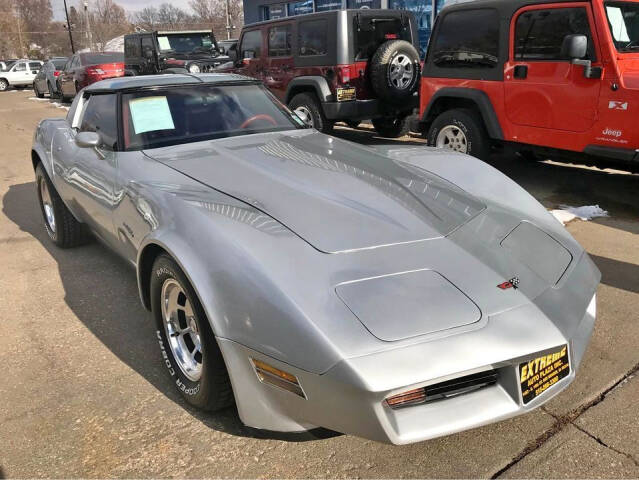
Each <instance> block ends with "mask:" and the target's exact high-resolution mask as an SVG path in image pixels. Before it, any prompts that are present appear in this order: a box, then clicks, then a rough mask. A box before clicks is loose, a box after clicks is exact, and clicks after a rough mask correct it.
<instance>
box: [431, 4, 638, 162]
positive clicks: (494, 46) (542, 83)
mask: <svg viewBox="0 0 639 480" xmlns="http://www.w3.org/2000/svg"><path fill="white" fill-rule="evenodd" d="M638 111H639V2H638V1H607V0H591V1H581V2H579V1H577V2H575V1H562V0H558V1H557V0H555V1H544V0H536V1H531V0H478V1H474V2H469V3H462V4H457V5H452V6H449V7H446V8H444V10H442V12H441V14H440V15H439V17H438V19H437V22H436V24H435V27H434V29H433V35H432V37H431V40H430V45H429V49H428V53H427V56H426V61H425V63H424V69H423V78H422V81H421V87H420V111H419V122H420V125H419V128H420V130H421V131H422V132H423V133H424V134H425V135H427V138H428V142H429V144H430V145H433V146H438V147H444V148H450V149H453V150H456V151H460V152H464V153H469V154H471V155H474V156H476V157H478V158H486V156H487V155H488V154H489V151H490V147H491V146H494V145H495V144H501V145H506V144H512V145H515V146H516V149H517V150H518V151H519V152H521V153H522V154H523V156H530V157H535V156H536V154H539V153H541V154H548V153H552V154H553V155H555V156H556V157H558V158H561V159H565V160H568V161H575V160H577V159H578V161H580V162H584V161H586V162H590V161H594V160H601V159H608V160H611V161H614V162H616V163H619V162H623V163H625V165H626V166H627V167H629V168H630V169H631V170H635V171H636V170H637V168H639V153H638V151H639V150H638V149H639V128H637V116H636V113H637V112H638ZM575 152H579V155H576V154H575ZM584 154H585V155H584Z"/></svg>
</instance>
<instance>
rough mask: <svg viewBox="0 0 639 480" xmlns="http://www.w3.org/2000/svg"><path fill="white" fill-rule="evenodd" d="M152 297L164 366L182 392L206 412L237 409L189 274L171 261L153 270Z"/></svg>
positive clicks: (165, 259)
mask: <svg viewBox="0 0 639 480" xmlns="http://www.w3.org/2000/svg"><path fill="white" fill-rule="evenodd" d="M150 293H151V308H152V311H153V317H154V318H155V321H156V326H157V340H158V341H159V344H160V349H161V353H162V357H163V359H164V362H163V363H164V364H165V365H166V367H167V369H168V373H169V375H170V376H171V379H172V380H173V382H174V383H175V385H176V386H177V389H178V391H179V392H180V393H181V394H182V396H183V397H184V399H185V400H186V401H187V402H189V403H190V404H191V405H193V406H195V407H197V408H201V409H203V410H209V411H213V410H219V409H221V408H224V407H228V406H230V405H232V404H233V390H232V389H231V382H230V380H229V375H228V372H227V370H226V366H225V364H224V359H223V358H222V353H221V352H220V349H219V347H218V345H217V342H216V340H215V336H214V335H213V331H212V330H211V326H210V325H209V321H208V319H207V318H206V314H205V313H204V309H203V308H202V305H201V304H200V302H199V300H198V298H197V295H196V293H195V290H194V289H193V287H192V286H191V284H190V283H189V281H188V279H187V277H186V275H185V274H184V272H182V270H181V269H180V267H179V266H178V264H177V263H176V262H175V261H174V260H173V259H172V258H170V257H169V256H167V255H160V256H159V257H158V258H157V260H156V261H155V263H154V264H153V271H152V274H151V291H150Z"/></svg>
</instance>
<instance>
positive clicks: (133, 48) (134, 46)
mask: <svg viewBox="0 0 639 480" xmlns="http://www.w3.org/2000/svg"><path fill="white" fill-rule="evenodd" d="M124 55H125V56H127V57H141V56H142V50H141V49H140V38H139V37H129V38H125V39H124Z"/></svg>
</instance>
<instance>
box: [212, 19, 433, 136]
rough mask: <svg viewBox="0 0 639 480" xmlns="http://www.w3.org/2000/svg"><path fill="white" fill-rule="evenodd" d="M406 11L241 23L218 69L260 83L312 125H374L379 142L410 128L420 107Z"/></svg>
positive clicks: (413, 31) (414, 44) (414, 40)
mask: <svg viewBox="0 0 639 480" xmlns="http://www.w3.org/2000/svg"><path fill="white" fill-rule="evenodd" d="M417 35H418V34H417V26H416V22H415V18H414V16H413V14H412V13H410V12H406V11H400V10H334V11H329V12H320V13H311V14H307V15H299V16H294V17H287V18H282V19H278V20H271V21H267V22H261V23H255V24H251V25H246V26H244V28H243V29H242V33H241V35H240V39H239V42H238V44H237V45H236V46H232V47H231V48H230V49H229V51H228V54H229V56H230V57H231V60H232V62H233V63H232V64H231V66H230V67H229V68H228V69H227V68H225V67H223V70H224V71H231V72H235V73H240V74H243V75H247V76H250V77H254V78H257V79H260V80H262V81H263V82H264V84H265V85H266V87H268V88H269V89H270V90H271V92H273V93H274V94H275V95H276V96H277V97H278V98H279V99H280V100H281V101H282V102H284V103H286V104H287V105H288V106H289V107H290V108H291V109H293V110H295V111H296V112H297V113H298V115H299V116H300V117H302V118H304V119H305V120H306V121H307V122H308V123H309V124H311V125H312V126H313V127H315V128H317V129H318V130H321V131H323V132H329V131H330V130H331V129H332V128H333V124H334V123H335V122H336V121H344V122H346V123H348V124H349V125H351V126H353V125H356V124H358V123H359V122H360V121H361V120H369V119H370V120H372V122H373V125H374V127H375V129H376V130H377V132H378V133H379V134H380V135H382V136H384V137H399V136H402V135H404V134H405V133H406V132H407V130H408V122H407V121H406V117H407V116H408V115H411V114H412V112H413V109H414V108H415V107H417V105H418V97H417V88H418V82H419V78H420V59H419V54H418V53H417V52H418V48H419V39H418V36H417Z"/></svg>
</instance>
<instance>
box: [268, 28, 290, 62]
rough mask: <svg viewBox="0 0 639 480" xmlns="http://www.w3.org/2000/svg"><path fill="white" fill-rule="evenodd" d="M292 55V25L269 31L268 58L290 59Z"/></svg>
mask: <svg viewBox="0 0 639 480" xmlns="http://www.w3.org/2000/svg"><path fill="white" fill-rule="evenodd" d="M290 54H291V25H290V24H288V25H280V26H277V27H271V28H269V29H268V56H269V57H288V56H289V55H290Z"/></svg>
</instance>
